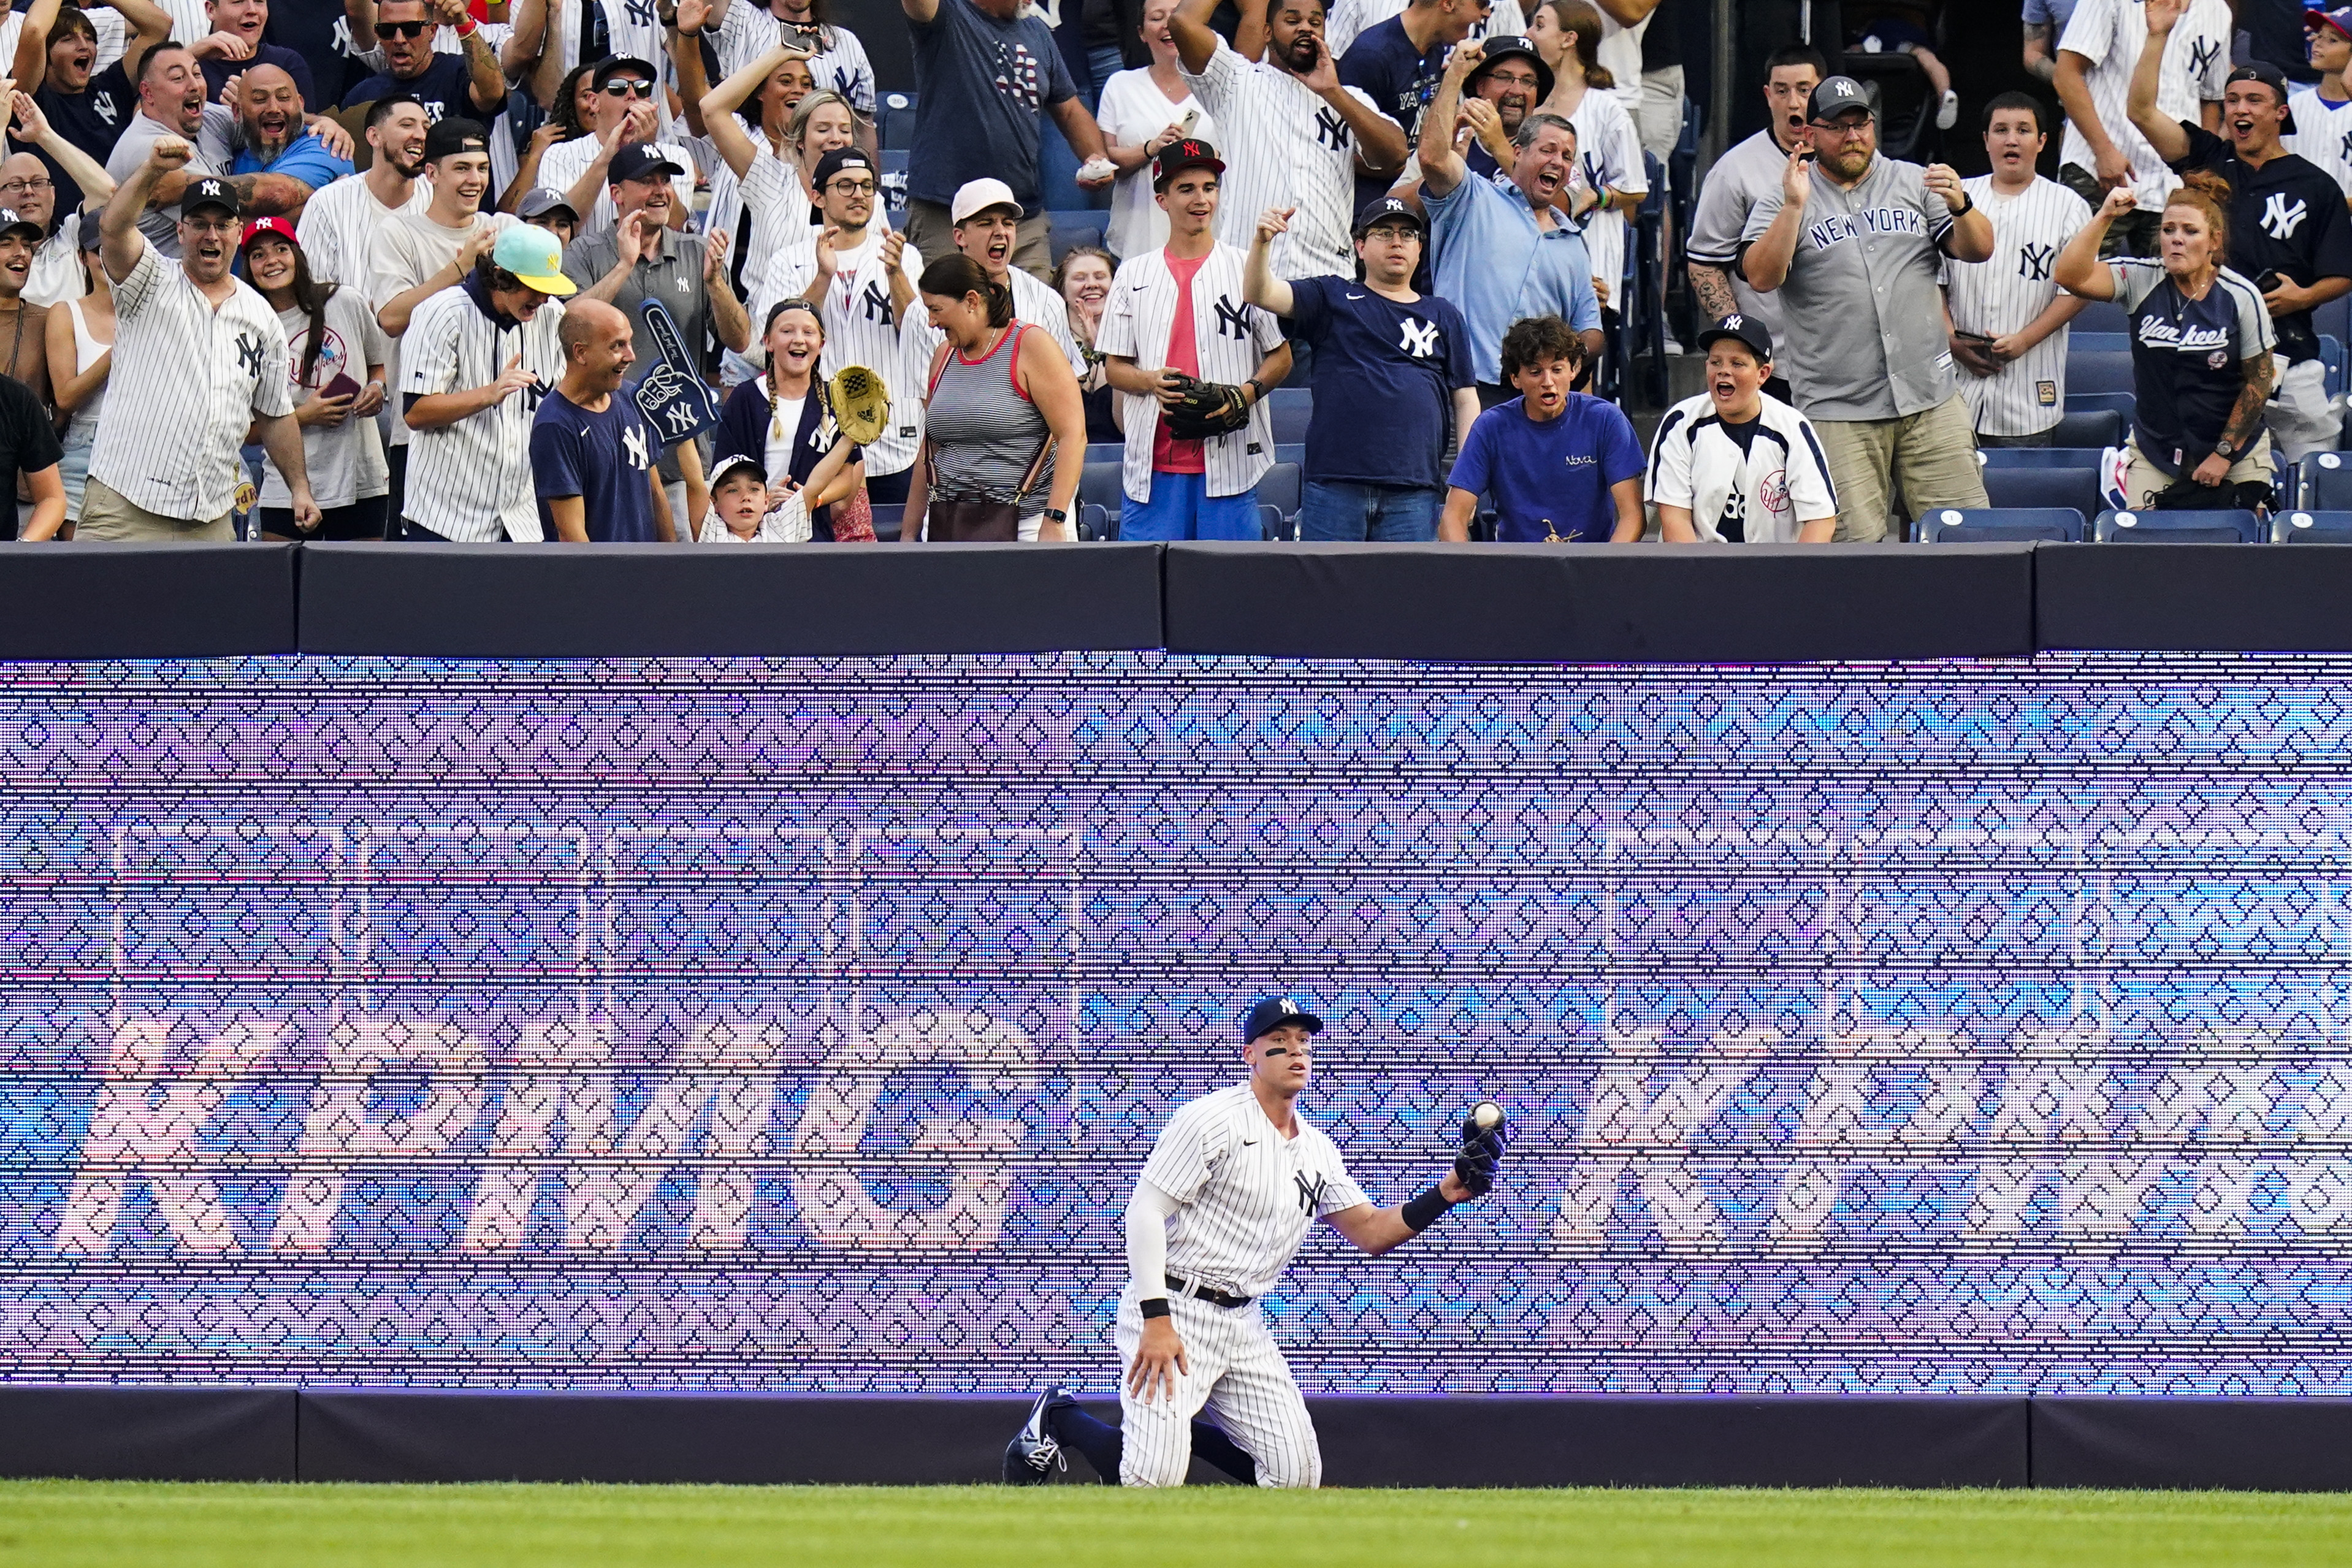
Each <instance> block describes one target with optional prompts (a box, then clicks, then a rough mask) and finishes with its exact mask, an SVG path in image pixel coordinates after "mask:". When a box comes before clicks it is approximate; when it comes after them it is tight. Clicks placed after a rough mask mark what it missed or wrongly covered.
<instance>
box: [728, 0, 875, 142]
mask: <svg viewBox="0 0 2352 1568" xmlns="http://www.w3.org/2000/svg"><path fill="white" fill-rule="evenodd" d="M782 30H783V24H782V22H780V21H778V20H777V19H776V17H775V16H774V15H773V14H772V13H771V12H770V11H769V10H768V8H767V6H766V5H761V4H759V3H758V0H729V4H728V6H727V15H725V16H721V17H720V18H719V33H718V37H716V38H714V39H713V40H712V42H714V43H715V44H716V45H717V46H718V49H719V76H718V78H716V79H717V80H719V81H724V80H725V79H726V78H729V77H731V76H733V75H734V74H735V73H736V72H737V71H740V70H741V69H742V68H744V67H745V66H748V65H750V64H751V62H752V61H753V60H756V59H758V58H759V57H761V55H764V54H766V53H767V52H768V51H769V50H770V49H772V48H774V47H776V39H777V37H778V36H779V35H780V34H781V33H782ZM824 30H825V33H826V34H827V36H828V37H827V43H826V47H825V48H824V50H823V51H821V52H820V53H818V54H817V55H816V56H815V57H813V58H812V59H811V60H810V61H809V63H808V68H809V79H810V80H812V81H814V83H816V90H817V91H819V92H837V93H839V94H840V95H841V96H842V97H844V98H845V99H848V100H849V103H850V107H851V108H853V109H855V110H857V112H858V113H860V114H862V115H864V116H866V119H868V120H872V119H873V118H874V68H873V66H872V65H870V64H869V63H867V61H866V46H865V44H864V43H863V42H861V41H860V40H859V38H858V37H857V35H856V34H855V33H853V32H851V31H850V30H849V29H848V28H846V27H840V26H834V25H833V24H832V23H830V22H828V23H826V24H825V25H824Z"/></svg>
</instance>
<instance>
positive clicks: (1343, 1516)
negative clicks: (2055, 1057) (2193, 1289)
mask: <svg viewBox="0 0 2352 1568" xmlns="http://www.w3.org/2000/svg"><path fill="white" fill-rule="evenodd" d="M2347 1560H2352V1497H2337V1496H2324V1497H2311V1496H2300V1497H2298V1496H2284V1495H2277V1494H2262V1493H2223V1492H2058V1491H2044V1492H2029V1491H2016V1492H1980V1491H1979V1492H1967V1491H1961V1492H1898V1491H1714V1490H1710V1491H1702V1490H1688V1491H1482V1492H1467V1491H1336V1490H1335V1491H1324V1492H1317V1493H1308V1494H1290V1495H1283V1494H1275V1493H1262V1492H1251V1491H1244V1490H1241V1489H1239V1488H1228V1487H1208V1488H1200V1489H1196V1490H1191V1491H1185V1492H1162V1493H1156V1494H1155V1493H1133V1492H1121V1491H1118V1490H1114V1489H1111V1488H1104V1487H1054V1488H1047V1489H1043V1490H1005V1489H1002V1488H995V1487H986V1488H980V1487H973V1488H963V1487H952V1488H908V1489H899V1488H878V1487H877V1488H852V1487H756V1488H755V1487H590V1486H580V1487H554V1486H472V1487H413V1486H403V1487H362V1486H146V1485H130V1484H114V1483H97V1482H79V1481H25V1482H10V1483H0V1564H13V1563H75V1564H81V1563H88V1564H108V1565H113V1564H123V1565H126V1568H128V1565H131V1564H137V1565H140V1568H150V1565H153V1564H163V1563H172V1564H178V1563H190V1564H207V1563H218V1564H223V1565H225V1568H271V1565H273V1564H278V1563H288V1564H296V1563H299V1564H305V1565H309V1568H344V1565H347V1564H349V1565H358V1564H376V1563H386V1564H389V1563H404V1564H405V1563H432V1564H452V1565H456V1564H482V1565H484V1568H536V1565H539V1564H557V1563H562V1564H575V1563H593V1564H598V1565H614V1568H627V1565H632V1564H656V1563H828V1564H831V1563H837V1564H842V1565H844V1568H896V1565H898V1564H902V1563H903V1564H909V1565H913V1564H921V1565H924V1568H939V1565H943V1564H951V1563H952V1564H961V1563H1005V1564H1020V1565H1023V1568H1097V1565H1101V1564H1108V1563H1152V1564H1158V1565H1175V1564H1184V1565H1191V1564H1201V1565H1203V1568H1206V1565H1211V1564H1213V1565H1216V1568H1245V1565H1252V1564H1260V1563H1264V1564H1268V1565H1277V1564H1278V1565H1281V1568H1298V1565H1300V1564H1321V1563H1328V1564H1333V1565H1335V1568H1336V1565H1340V1564H1345V1565H1347V1568H1379V1565H1386V1564H1391V1563H1393V1564H1415V1565H1419V1564H1427V1563H1447V1564H1455V1565H1459V1568H1496V1565H1499V1564H1513V1563H1529V1564H1534V1563H1543V1564H1548V1565H1549V1564H1574V1563H1611V1564H1674V1565H1677V1568H1679V1565H1682V1564H1690V1563H1724V1564H1734V1563H1737V1564H1741V1565H1759V1568H1760V1565H1765V1564H1779V1563H1787V1564H1791V1565H1796V1564H1804V1565H1806V1568H1833V1565H1836V1564H1842V1563H1902V1564H1906V1568H1908V1565H1912V1564H1933V1563H1969V1564H1977V1563H1983V1564H2001V1565H2003V1568H2009V1565H2013V1564H2028V1563H2051V1564H2063V1565H2065V1568H2087V1565H2090V1564H2099V1563H2217V1564H2219V1563H2226V1564H2231V1565H2232V1568H2244V1565H2249V1564H2260V1563H2329V1562H2336V1563H2341V1562H2346V1561H2347Z"/></svg>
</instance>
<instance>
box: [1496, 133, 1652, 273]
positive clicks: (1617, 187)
mask: <svg viewBox="0 0 2352 1568" xmlns="http://www.w3.org/2000/svg"><path fill="white" fill-rule="evenodd" d="M1568 122H1569V123H1570V125H1573V126H1575V127H1576V172H1577V177H1578V178H1579V179H1580V181H1581V182H1582V183H1583V185H1584V188H1585V189H1586V190H1588V191H1597V190H1599V189H1600V188H1601V186H1602V185H1604V184H1605V185H1607V186H1608V187H1609V188H1610V189H1611V190H1612V191H1632V192H1634V193H1639V194H1641V195H1644V196H1646V195H1648V194H1649V193H1650V172H1649V170H1648V168H1647V167H1646V166H1645V165H1644V164H1643V162H1642V133H1641V132H1640V131H1636V130H1635V129H1634V128H1633V116H1632V115H1630V114H1627V113H1626V112H1625V106H1624V105H1623V104H1622V103H1620V102H1619V101H1618V100H1617V95H1616V94H1614V93H1607V92H1588V93H1586V94H1585V95H1584V100H1583V101H1582V102H1581V103H1579V104H1578V105H1577V106H1576V112H1575V113H1574V114H1571V115H1570V116H1569V117H1568ZM1503 178H1504V180H1506V181H1507V179H1508V178H1509V176H1508V175H1505V176H1503ZM1625 235H1626V224H1625V214H1622V213H1621V212H1618V211H1616V210H1615V209H1614V208H1611V209H1609V210H1607V211H1603V212H1597V213H1594V214H1592V215H1591V217H1589V218H1587V219H1585V220H1584V248H1585V249H1586V250H1587V251H1589V252H1591V256H1592V276H1593V277H1598V278H1602V279H1604V280H1606V281H1607V283H1608V285H1609V308H1611V309H1612V310H1622V309H1623V308H1625V300H1624V294H1625Z"/></svg>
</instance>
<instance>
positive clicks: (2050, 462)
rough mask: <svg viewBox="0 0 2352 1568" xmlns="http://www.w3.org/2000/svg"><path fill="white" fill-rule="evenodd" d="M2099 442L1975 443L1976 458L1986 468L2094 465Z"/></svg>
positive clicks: (2100, 450)
mask: <svg viewBox="0 0 2352 1568" xmlns="http://www.w3.org/2000/svg"><path fill="white" fill-rule="evenodd" d="M2105 455H2106V448H2105V447H2103V446H1979V447H1978V448H1977V461H1978V462H1979V463H1981V464H1983V465H1985V466H1986V467H1987V468H2096V467H2097V466H2098V465H2099V459H2101V458H2102V457H2104V456H2105Z"/></svg>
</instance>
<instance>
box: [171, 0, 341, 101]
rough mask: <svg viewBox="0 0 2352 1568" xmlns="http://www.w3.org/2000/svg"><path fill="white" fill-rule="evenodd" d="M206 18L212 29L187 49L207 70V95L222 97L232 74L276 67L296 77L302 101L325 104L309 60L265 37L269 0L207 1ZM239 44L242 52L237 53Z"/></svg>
mask: <svg viewBox="0 0 2352 1568" xmlns="http://www.w3.org/2000/svg"><path fill="white" fill-rule="evenodd" d="M298 3H299V0H298ZM205 21H207V22H209V23H211V24H212V31H211V32H210V33H209V34H208V35H207V36H205V37H201V38H196V39H194V40H192V41H190V43H189V45H188V52H189V53H191V54H193V55H194V56H195V57H196V64H197V66H198V67H199V68H201V69H202V70H203V71H204V73H205V97H206V98H213V99H217V98H218V97H220V90H221V85H222V84H223V83H225V82H226V81H227V80H228V78H231V77H233V76H237V75H240V74H242V73H244V72H247V71H249V70H251V69H253V68H254V67H256V66H275V67H277V68H278V69H279V70H282V71H284V72H285V73H286V74H287V75H288V76H289V77H291V78H294V90H295V91H296V92H297V93H299V95H300V99H299V102H300V103H301V104H303V105H307V106H314V107H319V108H323V107H325V105H324V101H323V100H322V99H320V97H319V89H318V84H317V83H315V82H313V81H312V80H311V79H310V63H309V62H308V61H306V60H305V59H303V57H301V56H300V55H299V54H296V53H295V52H294V51H293V50H292V49H289V48H285V47H281V46H279V45H277V44H271V43H265V42H264V41H263V40H262V37H261V30H262V29H263V28H264V27H267V26H269V0H205ZM240 45H241V46H243V48H244V51H245V52H244V53H243V54H239V53H237V52H236V49H237V47H239V46H240Z"/></svg>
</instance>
